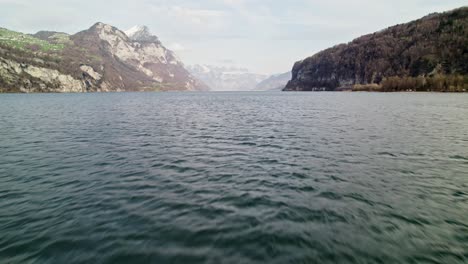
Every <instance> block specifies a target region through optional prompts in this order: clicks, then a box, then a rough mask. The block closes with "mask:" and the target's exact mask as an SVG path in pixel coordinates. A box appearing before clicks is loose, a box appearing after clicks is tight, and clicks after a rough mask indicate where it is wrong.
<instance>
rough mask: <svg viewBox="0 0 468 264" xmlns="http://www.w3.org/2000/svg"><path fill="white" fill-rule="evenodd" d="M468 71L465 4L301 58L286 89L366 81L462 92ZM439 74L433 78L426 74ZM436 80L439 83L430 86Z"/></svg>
mask: <svg viewBox="0 0 468 264" xmlns="http://www.w3.org/2000/svg"><path fill="white" fill-rule="evenodd" d="M467 74H468V7H463V8H460V9H456V10H453V11H450V12H446V13H440V14H431V15H429V16H426V17H424V18H422V19H419V20H416V21H413V22H410V23H407V24H402V25H397V26H393V27H390V28H388V29H385V30H382V31H380V32H376V33H373V34H370V35H366V36H363V37H360V38H358V39H355V40H353V41H352V42H350V43H348V44H341V45H338V46H335V47H333V48H330V49H327V50H324V51H322V52H319V53H317V54H315V55H314V56H312V57H309V58H307V59H305V60H303V61H299V62H297V63H296V64H295V65H294V67H293V70H292V80H291V81H290V82H289V83H288V84H287V86H286V88H285V89H284V90H286V91H314V90H320V91H321V90H328V91H334V90H342V89H353V88H355V87H365V85H369V87H371V88H372V89H377V90H378V89H382V85H383V84H385V85H383V87H384V88H383V89H385V87H388V89H389V90H402V89H406V88H408V87H409V88H408V89H411V85H407V84H417V83H418V84H419V86H418V87H420V88H421V89H422V90H432V89H436V90H437V89H440V90H444V89H460V91H462V90H466V80H467V78H466V77H463V76H466V75H467ZM436 75H437V76H439V77H437V78H436V77H434V80H433V79H426V78H432V76H436ZM440 76H449V77H446V78H445V77H444V78H445V79H444V78H442V77H440ZM389 78H392V79H391V80H390V79H389ZM441 78H442V79H441ZM389 80H390V81H389ZM447 80H448V81H450V82H449V84H447V82H448V81H447ZM463 80H464V81H463ZM451 81H453V83H452V82H451ZM431 82H432V83H434V85H427V83H431ZM463 82H465V84H463ZM444 84H445V85H444ZM452 84H453V85H452ZM464 85H465V86H464ZM434 87H435V88H434ZM453 87H455V88H453ZM460 87H461V88H460Z"/></svg>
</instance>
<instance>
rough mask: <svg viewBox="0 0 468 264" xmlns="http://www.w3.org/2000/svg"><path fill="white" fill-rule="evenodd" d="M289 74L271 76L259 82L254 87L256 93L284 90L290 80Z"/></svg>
mask: <svg viewBox="0 0 468 264" xmlns="http://www.w3.org/2000/svg"><path fill="white" fill-rule="evenodd" d="M291 76H292V75H291V72H286V73H282V74H275V75H271V76H270V77H268V78H267V79H265V80H263V81H261V82H260V83H259V84H257V86H256V87H255V90H257V91H281V90H283V89H284V87H285V86H286V84H287V83H288V81H289V80H291Z"/></svg>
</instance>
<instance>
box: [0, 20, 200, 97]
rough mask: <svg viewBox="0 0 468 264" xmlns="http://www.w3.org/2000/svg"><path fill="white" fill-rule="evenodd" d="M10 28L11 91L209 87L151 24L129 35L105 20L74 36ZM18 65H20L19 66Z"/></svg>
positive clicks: (5, 53) (0, 47) (2, 73)
mask: <svg viewBox="0 0 468 264" xmlns="http://www.w3.org/2000/svg"><path fill="white" fill-rule="evenodd" d="M5 32H6V33H5V35H6V36H5V39H7V38H8V37H9V38H10V39H8V40H9V41H3V42H2V39H3V38H0V58H1V59H2V64H1V66H0V67H2V69H0V87H3V89H6V90H7V91H20V92H25V91H26V92H51V91H53V92H86V91H88V92H89V91H90V92H92V91H96V92H107V91H159V90H181V91H198V90H207V89H208V87H207V86H206V85H205V84H203V83H202V82H201V81H199V80H197V79H196V78H195V77H193V76H192V75H191V74H190V73H189V72H188V71H187V70H186V69H185V67H184V65H183V63H182V62H181V61H180V60H179V59H178V58H177V57H176V55H175V54H174V53H173V52H172V51H170V50H168V49H166V48H165V47H164V46H163V45H162V43H161V42H160V41H159V39H158V38H157V37H156V36H154V35H152V34H151V33H150V32H149V29H148V28H147V27H137V28H133V29H132V30H130V31H127V34H128V35H127V34H126V33H125V32H123V31H121V30H119V29H117V28H115V27H112V26H110V25H107V24H104V23H96V24H95V25H93V26H92V27H91V28H90V29H88V30H85V31H82V32H79V33H77V34H75V35H71V36H69V35H66V34H64V33H57V32H48V31H41V32H38V33H37V34H35V35H27V38H25V37H23V36H22V35H21V34H20V33H15V32H13V33H11V34H10V33H9V32H11V31H5ZM0 34H1V32H0ZM11 38H20V40H21V41H22V42H24V41H25V40H28V41H30V42H31V43H34V45H32V44H31V45H25V46H24V47H21V48H18V45H16V46H15V45H11V43H14V39H13V41H12V40H11ZM36 43H38V44H36ZM9 44H10V46H9ZM49 45H50V47H52V48H53V49H52V48H50V47H49ZM16 65H21V67H20V69H21V70H20V71H17V69H18V68H17V67H16ZM7 73H8V74H7ZM12 73H14V74H12Z"/></svg>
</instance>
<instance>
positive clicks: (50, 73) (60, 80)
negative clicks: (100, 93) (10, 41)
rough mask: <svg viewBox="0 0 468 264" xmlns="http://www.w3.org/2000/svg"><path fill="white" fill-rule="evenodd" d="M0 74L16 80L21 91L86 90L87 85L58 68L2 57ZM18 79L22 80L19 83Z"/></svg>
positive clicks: (9, 79)
mask: <svg viewBox="0 0 468 264" xmlns="http://www.w3.org/2000/svg"><path fill="white" fill-rule="evenodd" d="M0 76H2V78H3V79H5V80H7V81H14V82H15V83H16V85H17V86H16V88H17V89H18V90H19V91H20V92H24V93H30V92H84V91H86V85H85V83H84V82H83V81H82V80H77V79H75V78H73V77H72V76H71V75H66V74H62V73H60V72H59V71H58V70H53V69H48V68H43V67H36V66H32V65H28V64H20V63H17V62H14V61H11V60H6V59H2V58H0ZM18 80H21V81H20V82H19V83H18Z"/></svg>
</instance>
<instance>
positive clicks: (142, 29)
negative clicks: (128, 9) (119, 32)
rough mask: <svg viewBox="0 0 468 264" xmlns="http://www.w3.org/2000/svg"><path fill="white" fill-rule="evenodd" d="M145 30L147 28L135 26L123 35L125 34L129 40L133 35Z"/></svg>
mask: <svg viewBox="0 0 468 264" xmlns="http://www.w3.org/2000/svg"><path fill="white" fill-rule="evenodd" d="M146 30H148V28H147V27H146V26H140V25H137V26H134V27H132V28H130V29H128V30H126V31H125V34H127V36H128V37H130V38H131V37H132V36H133V35H135V34H137V33H138V32H144V31H146ZM148 31H149V30H148Z"/></svg>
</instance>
